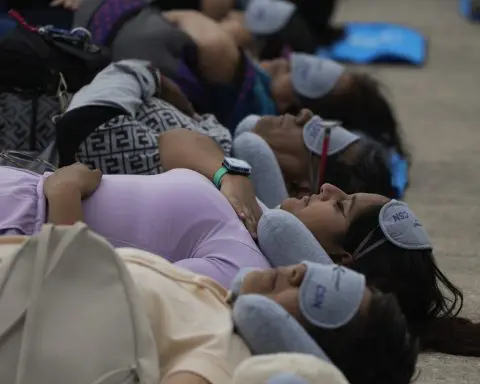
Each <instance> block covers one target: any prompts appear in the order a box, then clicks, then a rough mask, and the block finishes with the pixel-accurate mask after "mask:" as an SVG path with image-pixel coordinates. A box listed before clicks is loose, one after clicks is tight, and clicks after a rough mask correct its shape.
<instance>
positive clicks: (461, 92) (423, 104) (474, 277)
mask: <svg viewBox="0 0 480 384" xmlns="http://www.w3.org/2000/svg"><path fill="white" fill-rule="evenodd" d="M319 1H320V0H319ZM340 2H341V5H340V9H339V12H338V14H337V19H338V20H339V21H343V20H350V21H355V20H357V21H390V22H399V23H404V24H408V25H411V26H414V27H416V28H418V29H420V30H421V31H422V32H423V33H424V34H425V35H426V36H428V37H429V44H430V49H429V59H428V62H427V65H426V66H425V67H424V68H407V67H403V68H399V67H389V68H386V67H377V66H375V67H367V68H366V69H367V70H368V71H372V73H374V74H376V75H377V76H378V77H379V78H380V79H381V80H382V81H383V82H384V83H385V84H386V85H387V86H388V87H390V90H391V94H392V99H393V101H394V103H395V105H396V107H397V110H398V114H399V117H400V120H401V122H402V124H403V126H404V130H405V133H406V138H407V141H408V143H409V145H410V148H411V151H412V153H413V160H414V166H413V174H412V187H411V188H410V190H409V192H408V195H407V201H408V203H409V204H410V205H411V206H412V207H413V209H414V210H415V212H416V213H417V215H418V216H420V218H421V219H422V221H423V222H424V224H425V225H426V226H427V228H428V230H429V233H430V235H431V236H432V237H433V239H434V243H435V253H436V257H437V259H438V261H439V264H440V266H441V268H442V269H443V270H444V271H445V272H446V274H447V276H449V278H451V279H452V280H453V281H454V282H455V283H456V284H457V285H458V286H460V287H461V288H462V289H463V290H464V293H465V307H464V311H463V314H464V315H465V316H467V317H469V318H471V319H474V320H476V321H480V279H479V277H480V201H479V198H480V24H477V25H475V24H469V23H468V22H467V21H466V20H464V19H463V18H461V17H460V16H459V15H458V12H457V4H458V1H457V0H340ZM419 368H420V377H419V379H418V380H417V383H418V384H434V383H435V384H437V383H442V384H466V383H468V384H473V383H476V384H477V383H480V358H479V359H475V358H459V357H453V356H448V355H441V354H424V355H423V356H422V357H421V359H420V364H419Z"/></svg>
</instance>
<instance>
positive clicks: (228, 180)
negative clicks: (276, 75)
mask: <svg viewBox="0 0 480 384" xmlns="http://www.w3.org/2000/svg"><path fill="white" fill-rule="evenodd" d="M159 146H160V153H161V159H162V164H163V166H164V168H165V169H166V170H169V169H175V168H190V169H192V170H194V171H197V172H199V173H201V174H203V175H204V176H205V177H202V176H200V175H199V174H198V173H195V172H191V171H185V170H183V171H182V170H175V171H171V172H166V173H164V174H162V175H155V176H131V175H106V176H104V177H103V181H102V182H101V183H100V186H99V188H98V190H96V191H95V189H96V187H97V186H98V184H99V181H100V177H101V175H100V173H99V172H97V171H88V169H86V168H85V167H81V166H79V165H75V166H71V167H66V168H62V169H60V170H59V171H57V172H56V173H55V175H56V177H54V178H50V180H49V177H48V175H45V176H42V175H34V174H31V173H27V172H25V171H22V170H15V169H13V168H7V167H3V168H2V167H0V171H1V173H2V177H1V178H0V180H2V182H1V183H0V188H1V190H2V191H1V193H0V196H2V198H1V200H0V202H1V208H2V209H1V210H0V212H2V217H1V218H0V224H1V225H0V231H1V233H2V234H32V233H35V232H36V231H38V229H39V227H40V226H41V225H42V224H43V223H44V222H45V221H47V220H50V221H53V222H56V221H57V220H58V221H61V222H75V221H77V220H81V219H83V220H84V221H85V222H86V223H87V224H88V225H89V226H91V227H92V229H94V230H95V231H97V232H98V233H100V234H101V235H103V236H105V237H106V238H107V239H108V240H109V241H111V242H112V243H113V244H114V245H123V246H125V245H127V246H133V247H137V248H140V249H144V250H147V251H150V252H153V253H156V254H161V255H163V256H164V257H166V258H167V259H168V260H170V261H172V262H174V263H176V264H178V265H180V266H183V267H185V268H187V269H190V270H192V271H194V272H196V273H200V274H203V275H206V276H209V277H211V278H213V279H214V280H216V281H218V282H219V283H220V284H222V285H223V286H225V287H229V286H230V284H231V282H232V279H233V278H234V276H235V275H236V274H237V272H238V271H239V269H241V268H243V267H257V268H267V267H268V262H267V260H266V259H265V256H264V255H263V254H262V253H261V252H260V251H259V249H258V248H257V246H256V244H255V242H254V241H253V240H252V237H256V236H257V230H256V228H257V222H258V220H259V218H260V217H261V215H262V212H261V209H260V207H259V206H258V203H257V200H256V197H255V192H254V187H253V186H252V184H251V181H250V180H249V178H247V177H245V176H246V175H248V173H249V170H248V167H249V166H248V164H246V165H245V163H242V162H239V161H238V160H237V161H235V160H233V161H232V160H231V159H228V158H225V155H224V153H223V151H222V150H221V149H220V147H219V146H218V144H216V143H215V142H214V141H213V140H212V139H210V138H208V137H207V136H204V135H202V134H200V133H197V132H192V131H188V130H184V129H177V130H172V131H169V132H166V133H164V134H162V135H160V137H159ZM91 172H93V173H91ZM85 179H86V180H87V181H88V183H87V184H88V185H87V186H88V188H87V191H86V192H83V193H79V192H78V190H77V189H78V187H76V188H71V186H72V185H73V186H75V185H77V186H78V185H84V184H85V183H86V181H85ZM45 180H46V181H45ZM44 183H47V184H46V185H47V186H48V185H49V184H50V185H51V184H53V185H54V186H55V185H57V186H58V189H61V192H58V193H50V194H49V193H47V194H46V196H45V194H44V188H45V187H44ZM62 185H66V187H65V188H64V189H62V188H60V187H61V186H62ZM215 186H217V188H218V189H219V190H220V192H219V191H218V190H217V189H216V188H215ZM55 189H56V188H53V190H55ZM222 195H223V196H222ZM82 198H83V199H85V200H84V202H83V203H82ZM47 201H48V205H47V204H46V202H47ZM232 207H233V209H232ZM281 208H282V209H283V210H285V211H287V212H290V213H291V214H293V215H294V216H295V217H296V219H298V220H300V222H301V223H302V226H305V227H306V228H307V229H308V230H309V232H308V231H307V232H308V233H309V234H310V236H312V234H313V236H314V238H315V239H316V241H315V244H316V245H317V247H319V244H321V246H322V247H323V248H324V249H325V251H326V252H327V254H328V256H329V257H330V258H329V257H328V256H327V255H326V256H325V258H324V259H323V260H318V259H316V261H323V262H325V263H328V262H331V260H334V261H335V262H337V263H341V264H345V265H349V266H350V267H351V268H353V269H358V270H359V271H361V272H362V273H364V274H365V275H366V277H367V281H369V282H370V281H371V282H372V284H378V285H379V286H380V287H381V289H383V290H384V291H386V292H391V293H393V294H394V295H396V296H398V299H399V303H400V305H401V307H402V310H403V311H404V313H405V314H406V316H407V319H408V321H409V323H410V324H411V325H412V328H414V329H415V331H416V332H418V334H419V336H420V337H421V339H422V340H423V341H424V343H423V346H424V347H425V348H428V347H435V348H436V349H437V350H440V351H444V352H452V353H458V354H468V355H474V356H478V355H480V349H479V348H478V342H477V341H478V340H476V339H475V334H476V333H475V332H476V329H477V328H478V325H473V324H471V323H468V322H465V321H463V322H462V320H458V319H457V318H456V314H457V313H458V308H459V307H460V306H461V303H462V295H461V293H460V292H459V290H458V289H457V288H456V287H454V286H453V284H452V283H450V282H449V281H448V280H447V279H446V277H445V276H444V275H443V274H442V273H441V272H440V271H439V270H438V268H437V266H436V264H435V260H434V257H433V252H432V244H431V242H430V240H429V238H428V235H427V234H426V232H425V230H424V229H423V227H422V225H421V223H420V222H419V220H418V219H417V218H416V217H415V215H414V214H413V212H412V211H411V210H410V209H409V208H408V206H406V204H404V203H400V202H397V201H395V200H390V199H389V198H387V197H384V196H381V195H373V194H365V193H358V194H353V195H348V194H346V193H344V192H343V191H341V190H339V189H338V188H336V187H333V186H332V185H329V184H324V185H323V186H322V188H321V190H320V193H319V194H314V195H312V194H310V195H308V196H304V197H302V198H301V199H296V198H289V199H286V200H285V201H284V202H283V203H282V205H281ZM237 216H238V217H239V218H240V219H241V220H238V218H237ZM242 223H243V224H244V225H245V226H246V227H247V229H245V227H244V226H243V225H242ZM249 233H250V234H249ZM160 234H162V235H161V236H160ZM297 241H298V239H297ZM313 254H314V255H317V256H318V257H321V252H320V253H318V252H317V253H313ZM186 255H189V256H186ZM291 257H292V258H295V257H301V258H302V259H304V257H303V256H302V251H301V249H297V250H295V252H292V255H291ZM269 260H270V259H269ZM292 264H295V263H292ZM442 289H446V290H450V293H451V294H452V296H453V297H454V300H453V301H449V299H448V294H445V293H443V292H442ZM453 323H455V325H454V326H452V328H450V329H452V330H455V331H456V332H458V333H455V334H453V335H450V343H445V344H441V343H439V342H438V341H439V339H438V338H437V335H438V333H436V332H435V331H436V330H438V329H439V328H438V327H440V324H441V326H442V327H443V329H448V328H447V327H448V326H450V325H451V324H453ZM458 334H459V335H461V336H462V339H455V337H456V335H458ZM466 335H469V336H471V337H472V340H468V339H467V338H463V336H466ZM440 337H441V340H442V341H443V340H445V334H440Z"/></svg>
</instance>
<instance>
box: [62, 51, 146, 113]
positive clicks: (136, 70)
mask: <svg viewBox="0 0 480 384" xmlns="http://www.w3.org/2000/svg"><path fill="white" fill-rule="evenodd" d="M147 65H148V62H146V61H142V60H123V61H119V62H117V63H113V64H110V65H109V66H108V67H106V68H105V69H103V70H102V71H101V72H100V73H99V74H98V75H97V76H95V78H94V79H93V81H92V82H91V83H90V84H88V85H86V86H84V87H83V88H82V89H80V91H78V92H77V93H76V94H75V95H74V96H73V98H72V101H71V103H70V105H69V106H68V108H67V112H69V111H72V110H74V109H76V108H80V107H85V106H105V107H116V108H121V109H123V110H125V111H126V112H127V113H128V114H129V115H130V116H135V113H136V111H137V109H138V107H139V106H140V105H142V104H143V103H144V102H145V101H147V100H148V99H150V98H151V97H152V96H153V94H154V93H155V79H154V77H153V75H152V73H151V72H150V71H149V69H148V68H147Z"/></svg>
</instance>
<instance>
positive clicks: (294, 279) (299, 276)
mask: <svg viewBox="0 0 480 384" xmlns="http://www.w3.org/2000/svg"><path fill="white" fill-rule="evenodd" d="M306 271H307V267H306V265H305V264H298V265H296V266H295V267H294V268H293V270H292V274H291V277H290V283H291V284H292V285H293V286H294V287H299V286H300V284H302V281H303V278H304V277H305V272H306Z"/></svg>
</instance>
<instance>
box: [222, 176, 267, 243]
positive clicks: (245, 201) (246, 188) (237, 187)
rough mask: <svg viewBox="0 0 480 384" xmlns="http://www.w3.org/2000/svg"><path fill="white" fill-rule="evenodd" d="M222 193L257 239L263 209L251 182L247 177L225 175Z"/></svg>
mask: <svg viewBox="0 0 480 384" xmlns="http://www.w3.org/2000/svg"><path fill="white" fill-rule="evenodd" d="M220 192H222V193H223V195H224V196H225V197H226V198H227V200H228V201H229V202H230V204H231V205H232V207H233V209H234V210H235V212H236V213H237V215H238V217H239V218H240V220H242V221H243V224H244V225H245V227H247V229H248V231H249V232H250V235H251V236H252V238H253V239H257V224H258V221H259V220H260V217H261V216H262V209H261V208H260V206H259V205H258V202H257V199H256V197H255V190H254V189H253V185H252V183H251V182H250V180H249V179H248V178H247V177H245V176H237V175H225V176H224V177H223V179H222V186H221V188H220Z"/></svg>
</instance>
